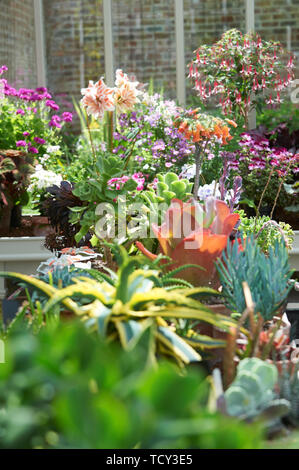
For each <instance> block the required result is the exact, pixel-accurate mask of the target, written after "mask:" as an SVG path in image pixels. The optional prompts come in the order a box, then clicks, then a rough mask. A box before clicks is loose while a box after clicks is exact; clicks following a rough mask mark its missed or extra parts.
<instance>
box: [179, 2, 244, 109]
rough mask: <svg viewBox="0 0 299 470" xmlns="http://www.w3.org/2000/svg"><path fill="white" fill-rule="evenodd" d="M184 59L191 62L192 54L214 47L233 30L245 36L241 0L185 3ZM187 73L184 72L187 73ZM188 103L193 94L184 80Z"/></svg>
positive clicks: (189, 85)
mask: <svg viewBox="0 0 299 470" xmlns="http://www.w3.org/2000/svg"><path fill="white" fill-rule="evenodd" d="M184 24H185V58H186V64H188V63H190V61H191V59H192V57H193V51H194V50H196V49H197V48H198V47H199V46H201V45H203V44H211V45H212V44H213V43H214V42H216V41H218V40H219V39H220V37H221V35H222V34H223V33H224V32H225V31H228V30H230V29H233V28H236V29H238V30H240V31H242V32H243V33H245V24H246V22H245V2H244V0H184ZM186 73H187V72H186ZM186 85H187V101H188V96H189V98H190V94H193V93H194V92H193V91H192V90H191V88H192V84H191V82H190V80H188V79H186Z"/></svg>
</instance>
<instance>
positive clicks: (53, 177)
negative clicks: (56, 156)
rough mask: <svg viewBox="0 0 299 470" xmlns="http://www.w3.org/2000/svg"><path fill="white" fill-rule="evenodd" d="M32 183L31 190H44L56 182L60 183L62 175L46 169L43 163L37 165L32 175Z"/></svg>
mask: <svg viewBox="0 0 299 470" xmlns="http://www.w3.org/2000/svg"><path fill="white" fill-rule="evenodd" d="M30 179H31V185H30V186H29V190H33V189H37V190H43V189H46V188H47V187H48V186H52V185H54V184H56V185H58V186H59V185H60V183H61V181H62V176H61V175H58V174H56V173H54V171H48V170H44V169H43V167H42V166H41V165H36V168H35V173H34V174H33V175H32V176H31V178H30Z"/></svg>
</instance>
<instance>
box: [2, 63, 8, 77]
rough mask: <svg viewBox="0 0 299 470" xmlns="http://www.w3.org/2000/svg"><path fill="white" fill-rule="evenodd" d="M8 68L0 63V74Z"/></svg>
mask: <svg viewBox="0 0 299 470" xmlns="http://www.w3.org/2000/svg"><path fill="white" fill-rule="evenodd" d="M7 70H8V68H7V66H6V65H1V67H0V76H1V75H2V74H3V73H4V72H7Z"/></svg>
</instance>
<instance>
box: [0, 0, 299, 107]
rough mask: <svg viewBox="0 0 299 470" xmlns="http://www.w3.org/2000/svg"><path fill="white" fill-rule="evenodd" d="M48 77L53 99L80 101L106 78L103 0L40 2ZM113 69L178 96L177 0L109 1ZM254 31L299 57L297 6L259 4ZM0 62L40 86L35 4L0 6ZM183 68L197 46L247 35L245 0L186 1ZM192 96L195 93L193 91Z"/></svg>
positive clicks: (9, 1)
mask: <svg viewBox="0 0 299 470" xmlns="http://www.w3.org/2000/svg"><path fill="white" fill-rule="evenodd" d="M43 1H44V16H45V33H46V53H47V78H48V85H49V87H50V89H51V91H52V92H53V93H55V94H56V95H57V94H69V95H73V96H75V97H76V98H79V96H80V88H82V87H83V86H85V85H86V84H87V83H88V80H89V79H92V80H96V79H97V78H99V77H100V76H101V75H103V74H104V33H103V15H102V0H43ZM111 2H112V18H113V37H114V44H113V45H114V66H115V68H123V69H124V70H125V71H126V72H128V73H135V74H136V76H137V79H138V80H139V81H141V82H149V81H150V79H151V78H153V79H154V86H155V89H158V90H159V89H160V88H161V87H163V88H164V91H165V95H166V96H168V97H175V86H176V76H175V71H176V67H175V58H176V55H175V29H174V26H175V17H174V0H111ZM255 4H256V9H255V10H256V29H257V31H258V32H259V33H260V34H261V35H262V37H263V38H265V39H278V40H280V41H281V42H282V43H283V45H284V46H287V42H288V41H289V42H290V44H291V49H292V51H293V52H297V53H298V55H299V0H255ZM0 6H1V10H0V58H1V60H0V62H1V63H7V65H9V66H10V77H11V78H13V79H15V78H17V79H22V78H24V83H25V84H26V85H32V86H33V85H34V84H35V73H36V64H35V49H34V15H33V0H0ZM184 22H185V51H186V63H188V61H189V60H190V58H191V57H192V52H193V50H194V49H196V48H197V47H198V46H199V45H200V44H203V43H213V42H214V41H215V40H217V39H218V38H219V37H220V36H221V34H222V33H223V31H225V30H227V29H230V28H234V27H235V28H238V29H241V31H244V30H245V7H244V0H184ZM188 93H190V88H188Z"/></svg>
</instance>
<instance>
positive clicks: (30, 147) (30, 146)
mask: <svg viewBox="0 0 299 470" xmlns="http://www.w3.org/2000/svg"><path fill="white" fill-rule="evenodd" d="M28 152H30V153H38V150H37V148H36V147H33V146H32V145H28Z"/></svg>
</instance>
